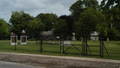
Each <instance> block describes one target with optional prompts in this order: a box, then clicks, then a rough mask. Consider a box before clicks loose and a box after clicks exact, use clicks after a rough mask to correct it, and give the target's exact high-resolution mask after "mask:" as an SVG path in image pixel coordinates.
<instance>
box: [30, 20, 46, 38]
mask: <svg viewBox="0 0 120 68" xmlns="http://www.w3.org/2000/svg"><path fill="white" fill-rule="evenodd" d="M44 28H45V26H44V24H43V23H42V22H41V20H40V19H38V18H35V19H34V20H32V21H31V23H29V30H30V31H29V32H30V34H31V35H34V37H35V38H37V37H38V36H39V34H41V33H42V31H43V30H44Z"/></svg>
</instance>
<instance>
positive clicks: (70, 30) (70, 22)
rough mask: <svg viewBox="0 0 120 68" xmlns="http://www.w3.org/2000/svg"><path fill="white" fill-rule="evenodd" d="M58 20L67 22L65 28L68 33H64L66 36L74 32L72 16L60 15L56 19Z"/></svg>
mask: <svg viewBox="0 0 120 68" xmlns="http://www.w3.org/2000/svg"><path fill="white" fill-rule="evenodd" d="M59 19H64V20H66V22H67V26H68V31H67V32H66V33H67V34H68V35H72V33H73V32H74V31H75V30H74V27H73V26H74V25H73V24H74V17H72V16H66V15H62V16H60V17H59V18H58V20H59Z"/></svg>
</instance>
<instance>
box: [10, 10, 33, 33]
mask: <svg viewBox="0 0 120 68" xmlns="http://www.w3.org/2000/svg"><path fill="white" fill-rule="evenodd" d="M32 20H33V17H32V16H30V15H29V14H27V13H24V11H20V12H18V11H13V12H12V15H11V18H10V21H9V22H10V23H11V25H12V27H13V28H12V31H13V32H15V33H16V34H18V35H20V34H21V31H22V30H25V31H26V30H28V27H29V26H28V24H29V23H30V22H31V21H32ZM26 32H28V31H26Z"/></svg>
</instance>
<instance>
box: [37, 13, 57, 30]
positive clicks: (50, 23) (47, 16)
mask: <svg viewBox="0 0 120 68" xmlns="http://www.w3.org/2000/svg"><path fill="white" fill-rule="evenodd" d="M36 18H38V19H40V20H41V22H42V23H44V24H45V31H48V30H51V29H52V28H53V27H54V23H55V21H56V20H57V15H56V14H53V13H40V14H38V15H37V16H36Z"/></svg>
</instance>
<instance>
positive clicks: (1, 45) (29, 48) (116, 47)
mask: <svg viewBox="0 0 120 68" xmlns="http://www.w3.org/2000/svg"><path fill="white" fill-rule="evenodd" d="M47 42H48V43H49V42H50V41H47ZM44 43H46V41H44ZM54 43H55V44H54V45H53V44H43V53H40V44H36V41H27V45H20V41H18V45H17V46H16V51H15V46H14V45H10V40H0V51H5V52H20V53H33V54H48V55H60V56H82V55H80V54H81V52H79V51H82V46H75V47H76V48H78V49H79V51H78V50H77V49H76V48H75V47H73V46H72V47H71V48H70V49H68V50H67V51H66V52H65V53H64V54H61V53H60V45H59V44H60V41H54ZM71 44H80V45H81V44H82V42H81V41H71ZM88 45H89V48H90V50H91V54H92V55H99V53H100V48H99V47H91V46H100V42H99V41H98V42H94V41H88ZM105 46H106V48H107V51H108V53H109V55H110V56H107V54H106V52H105V51H104V58H108V59H119V60H120V41H110V42H105ZM68 47H70V46H65V47H64V50H66V49H67V48H68ZM88 54H90V52H89V51H88ZM85 57H95V58H100V57H99V56H85Z"/></svg>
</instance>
